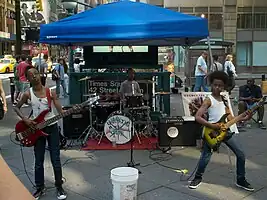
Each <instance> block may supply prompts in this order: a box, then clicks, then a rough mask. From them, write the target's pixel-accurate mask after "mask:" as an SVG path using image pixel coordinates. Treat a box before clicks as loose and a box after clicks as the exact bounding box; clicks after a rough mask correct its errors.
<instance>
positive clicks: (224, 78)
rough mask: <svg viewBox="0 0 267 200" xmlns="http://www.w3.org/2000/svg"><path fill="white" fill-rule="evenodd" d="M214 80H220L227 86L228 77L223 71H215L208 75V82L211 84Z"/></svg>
mask: <svg viewBox="0 0 267 200" xmlns="http://www.w3.org/2000/svg"><path fill="white" fill-rule="evenodd" d="M214 79H217V80H221V81H223V83H224V84H225V85H227V83H228V79H229V76H228V75H227V74H226V73H225V72H223V71H215V72H212V73H211V74H210V75H209V82H210V83H213V81H214Z"/></svg>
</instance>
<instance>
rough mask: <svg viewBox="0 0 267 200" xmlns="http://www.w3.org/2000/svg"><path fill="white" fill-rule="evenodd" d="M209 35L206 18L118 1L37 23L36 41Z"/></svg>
mask: <svg viewBox="0 0 267 200" xmlns="http://www.w3.org/2000/svg"><path fill="white" fill-rule="evenodd" d="M208 35H209V32H208V23H207V20H206V19H203V18H201V17H195V16H191V15H186V14H182V13H179V12H175V11H171V10H168V9H164V8H161V7H157V6H153V5H149V4H144V3H137V2H131V1H120V2H115V3H109V4H103V5H100V6H98V7H96V8H94V9H91V10H87V11H85V12H82V13H80V14H77V15H74V16H71V17H68V18H65V19H62V20H60V21H57V22H54V23H51V24H45V25H41V30H40V42H41V43H46V44H65V45H95V46H96V45H105V46H106V45H139V46H141V45H156V46H168V45H191V44H193V43H195V42H197V41H199V40H201V39H203V38H206V37H207V36H208Z"/></svg>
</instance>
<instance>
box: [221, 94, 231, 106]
mask: <svg viewBox="0 0 267 200" xmlns="http://www.w3.org/2000/svg"><path fill="white" fill-rule="evenodd" d="M221 97H222V101H223V104H224V106H225V107H226V108H228V109H229V106H228V101H227V100H226V99H225V97H224V96H222V95H221Z"/></svg>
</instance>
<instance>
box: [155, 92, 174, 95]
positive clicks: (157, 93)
mask: <svg viewBox="0 0 267 200" xmlns="http://www.w3.org/2000/svg"><path fill="white" fill-rule="evenodd" d="M167 94H171V93H170V92H156V93H155V95H167Z"/></svg>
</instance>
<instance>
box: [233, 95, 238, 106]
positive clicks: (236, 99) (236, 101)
mask: <svg viewBox="0 0 267 200" xmlns="http://www.w3.org/2000/svg"><path fill="white" fill-rule="evenodd" d="M233 103H234V105H235V106H236V105H237V104H238V98H237V97H235V98H234V101H233Z"/></svg>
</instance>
